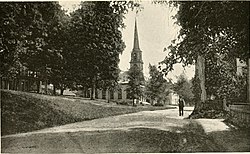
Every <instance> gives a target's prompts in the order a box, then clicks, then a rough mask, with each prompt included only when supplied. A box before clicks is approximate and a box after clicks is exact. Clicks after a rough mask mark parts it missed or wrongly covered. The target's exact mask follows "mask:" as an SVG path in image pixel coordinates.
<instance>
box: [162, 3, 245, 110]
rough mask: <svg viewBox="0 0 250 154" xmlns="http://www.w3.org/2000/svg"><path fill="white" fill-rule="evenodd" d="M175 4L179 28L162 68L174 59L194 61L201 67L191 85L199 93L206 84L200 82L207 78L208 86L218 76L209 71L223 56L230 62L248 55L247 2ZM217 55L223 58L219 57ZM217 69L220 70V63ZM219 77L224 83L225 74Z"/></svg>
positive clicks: (226, 72) (168, 65)
mask: <svg viewBox="0 0 250 154" xmlns="http://www.w3.org/2000/svg"><path fill="white" fill-rule="evenodd" d="M174 4H175V5H176V6H178V7H179V11H178V13H177V15H176V17H175V18H176V19H177V23H178V24H179V25H180V26H181V30H180V33H179V35H178V38H179V40H178V41H176V40H173V43H172V45H170V46H169V50H170V52H169V56H168V57H166V58H165V60H164V61H163V63H164V64H166V69H165V70H164V71H166V72H168V71H170V70H172V69H173V64H175V63H177V62H181V63H183V64H184V65H189V64H194V63H195V62H196V63H197V64H199V65H197V66H199V68H200V69H198V71H197V72H199V73H196V77H195V81H196V83H195V84H194V86H196V88H195V89H196V92H198V93H202V91H204V89H205V88H204V86H201V85H204V83H205V82H206V89H207V87H208V86H209V87H211V86H213V85H212V83H213V82H216V81H217V80H218V78H216V77H215V76H214V73H212V72H210V71H211V70H215V65H217V64H218V63H219V61H221V60H222V59H223V61H227V62H229V61H230V60H232V59H233V60H234V59H235V58H241V59H242V60H244V61H247V60H248V59H249V54H248V53H249V3H248V2H231V1H230V2H228V1H222V2H178V3H174ZM220 57H224V58H222V59H220ZM212 63H213V64H212ZM201 66H203V67H201ZM216 69H219V70H221V69H222V67H217V68H216ZM208 71H209V72H208ZM202 72H205V77H202V76H201V75H202V74H201V73H202ZM230 72H231V69H227V70H226V71H225V72H224V73H223V74H227V75H228V76H232V75H233V74H232V73H230ZM203 75H204V74H203ZM218 77H219V78H220V81H221V82H220V83H221V85H219V86H222V85H225V83H227V82H226V80H227V79H228V78H224V76H223V75H222V76H221V75H220V76H218ZM205 78H206V80H205ZM204 80H205V81H204ZM222 81H223V82H222ZM208 82H210V83H211V85H210V83H208ZM201 83H203V84H201ZM219 86H218V87H219ZM202 87H203V88H202ZM218 87H217V88H218ZM232 87H233V86H232ZM230 90H232V89H230ZM216 91H217V92H219V91H218V90H216ZM208 92H209V89H208ZM221 92H222V91H221ZM222 93H223V92H222ZM195 95H196V96H198V98H197V101H198V102H199V103H197V106H196V107H198V106H200V104H201V103H200V102H201V97H200V96H201V95H200V94H198V95H197V93H196V94H195ZM220 95H222V94H220Z"/></svg>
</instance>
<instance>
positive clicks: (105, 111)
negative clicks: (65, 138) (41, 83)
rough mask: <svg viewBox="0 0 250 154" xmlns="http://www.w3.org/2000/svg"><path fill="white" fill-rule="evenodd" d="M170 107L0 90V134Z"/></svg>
mask: <svg viewBox="0 0 250 154" xmlns="http://www.w3.org/2000/svg"><path fill="white" fill-rule="evenodd" d="M167 108H172V107H153V106H139V107H132V106H122V105H116V104H113V105H112V104H108V103H105V102H104V101H102V100H94V101H91V100H87V99H79V98H78V99H74V98H68V97H60V96H47V95H41V94H35V93H26V92H19V91H7V90H1V135H2V136H3V135H9V134H16V133H23V132H29V131H34V130H39V129H43V128H48V127H53V126H59V125H64V124H68V123H74V122H80V121H85V120H91V119H97V118H103V117H108V116H114V115H121V114H127V113H134V112H139V111H147V110H159V109H167Z"/></svg>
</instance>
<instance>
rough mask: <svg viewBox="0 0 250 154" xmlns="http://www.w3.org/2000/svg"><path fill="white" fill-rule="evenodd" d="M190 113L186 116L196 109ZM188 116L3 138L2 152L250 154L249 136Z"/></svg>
mask: <svg viewBox="0 0 250 154" xmlns="http://www.w3.org/2000/svg"><path fill="white" fill-rule="evenodd" d="M185 110H186V111H185V115H184V117H185V116H188V114H190V113H191V111H192V108H190V107H186V108H185ZM184 117H179V116H178V110H177V109H169V110H158V111H143V112H139V113H133V114H126V115H120V116H114V117H108V118H101V119H95V120H91V121H85V122H79V123H73V124H68V125H64V126H60V127H54V128H49V129H44V130H40V131H35V132H29V133H23V134H16V135H9V136H3V137H2V142H1V146H2V152H11V153H12V152H21V153H27V152H32V153H36V152H46V153H52V152H59V153H61V152H67V153H69V152H70V153H74V152H78V153H82V152H87V153H93V152H123V153H124V152H205V151H209V152H222V151H250V150H249V149H250V148H249V145H250V144H249V143H250V140H249V137H246V132H241V131H239V130H234V129H232V128H230V127H228V126H227V125H225V124H224V123H223V122H222V120H218V119H214V120H210V119H200V120H189V119H183V118H184ZM230 134H232V135H230ZM237 139H238V140H237ZM237 145H238V146H237ZM239 145H240V146H239Z"/></svg>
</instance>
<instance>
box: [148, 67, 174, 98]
mask: <svg viewBox="0 0 250 154" xmlns="http://www.w3.org/2000/svg"><path fill="white" fill-rule="evenodd" d="M149 75H150V78H149V80H148V81H147V83H146V91H145V95H146V98H148V99H150V100H151V101H157V103H160V102H161V101H166V99H167V96H168V94H169V93H170V92H171V89H172V84H171V83H169V82H167V80H166V79H164V74H163V73H162V72H160V71H159V70H158V69H157V67H156V66H155V65H150V64H149Z"/></svg>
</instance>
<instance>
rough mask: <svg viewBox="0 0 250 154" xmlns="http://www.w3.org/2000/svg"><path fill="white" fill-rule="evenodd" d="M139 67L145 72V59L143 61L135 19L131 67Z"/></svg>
mask: <svg viewBox="0 0 250 154" xmlns="http://www.w3.org/2000/svg"><path fill="white" fill-rule="evenodd" d="M132 67H137V68H138V69H139V70H140V71H141V72H143V61H142V51H141V50H140V47H139V36H138V30H137V21H136V19H135V30H134V46H133V50H132V52H131V60H130V68H132Z"/></svg>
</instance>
